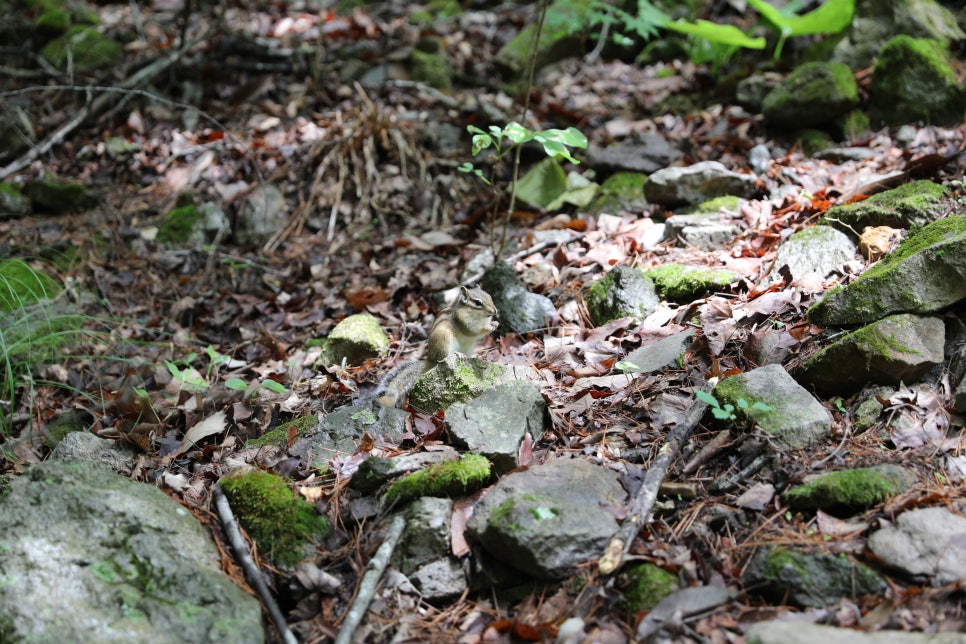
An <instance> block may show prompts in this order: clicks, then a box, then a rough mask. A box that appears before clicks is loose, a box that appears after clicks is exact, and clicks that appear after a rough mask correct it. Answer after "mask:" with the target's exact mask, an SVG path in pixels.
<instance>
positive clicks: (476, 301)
mask: <svg viewBox="0 0 966 644" xmlns="http://www.w3.org/2000/svg"><path fill="white" fill-rule="evenodd" d="M473 306H475V307H477V308H481V309H482V308H483V300H481V299H480V298H478V297H474V298H473Z"/></svg>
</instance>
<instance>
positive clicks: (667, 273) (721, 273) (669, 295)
mask: <svg viewBox="0 0 966 644" xmlns="http://www.w3.org/2000/svg"><path fill="white" fill-rule="evenodd" d="M644 275H645V276H646V277H648V278H650V279H652V280H653V281H654V286H655V288H656V289H657V292H658V294H659V295H660V296H661V297H662V298H665V299H669V300H673V301H675V302H687V301H691V300H693V299H695V298H698V297H702V296H704V295H707V294H708V293H711V292H713V291H717V290H721V289H723V288H726V287H727V286H728V285H729V284H732V283H734V282H736V281H737V280H739V279H741V276H740V275H738V274H737V273H733V272H731V271H726V270H714V269H708V268H698V267H695V266H684V265H683V264H662V265H661V266H658V267H657V268H652V269H650V270H648V271H646V272H645V273H644Z"/></svg>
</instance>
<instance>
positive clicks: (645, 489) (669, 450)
mask: <svg viewBox="0 0 966 644" xmlns="http://www.w3.org/2000/svg"><path fill="white" fill-rule="evenodd" d="M702 390H704V391H706V392H707V391H710V390H711V387H710V386H708V385H705V387H702ZM707 408H708V403H706V402H703V401H701V400H697V399H696V400H695V401H694V402H692V403H691V406H690V407H689V408H688V410H687V411H686V412H685V414H684V418H682V419H681V422H680V423H678V424H677V426H675V428H674V429H672V430H671V433H670V434H668V435H667V439H666V440H665V441H664V445H662V446H661V450H660V451H659V452H658V453H657V457H656V458H655V459H654V461H653V462H652V463H651V466H650V467H649V468H647V473H646V474H645V475H644V483H643V484H642V485H641V489H640V491H639V492H638V493H637V497H636V498H635V499H634V505H633V507H632V508H631V513H630V515H629V516H628V517H627V518H626V519H625V520H624V523H622V524H621V527H620V529H619V530H618V531H617V534H615V535H614V537H613V538H612V539H611V540H610V545H608V546H607V550H606V551H605V552H604V555H603V556H602V557H601V558H600V561H599V562H598V563H597V568H598V570H599V571H600V572H601V573H602V574H605V575H609V574H611V573H612V572H614V571H615V570H617V568H618V567H620V565H621V561H622V560H623V558H624V555H626V554H627V551H628V550H630V548H631V544H632V543H633V542H634V538H635V537H636V536H637V533H638V532H640V530H641V528H642V527H643V526H644V524H645V523H646V522H647V519H648V517H649V516H650V514H651V510H652V509H653V508H654V502H655V501H657V492H658V489H659V488H660V487H661V482H662V481H663V480H664V476H665V475H666V474H667V471H668V468H669V467H670V466H671V462H672V461H674V459H675V457H677V455H678V452H680V451H681V446H682V445H684V442H685V441H687V440H688V436H689V435H690V434H691V430H692V429H694V428H695V427H696V426H697V424H698V421H700V420H701V417H702V416H703V415H704V412H705V410H706V409H707Z"/></svg>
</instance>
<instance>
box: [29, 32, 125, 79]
mask: <svg viewBox="0 0 966 644" xmlns="http://www.w3.org/2000/svg"><path fill="white" fill-rule="evenodd" d="M40 55H41V56H43V57H44V58H45V59H46V60H47V62H49V63H50V64H51V65H53V66H54V67H56V68H57V69H60V70H65V71H66V69H67V66H68V64H70V65H72V66H73V69H74V70H75V71H79V72H88V71H92V70H95V69H100V68H104V67H112V66H115V65H118V64H120V63H121V61H123V60H124V50H123V48H122V47H121V45H120V44H118V43H116V42H114V41H112V40H108V39H107V38H105V37H104V36H102V35H101V34H100V32H98V31H97V29H94V28H93V27H85V26H82V25H77V26H74V27H71V28H70V29H68V30H67V33H65V34H64V35H63V36H61V37H60V38H57V39H56V40H52V41H51V42H49V43H47V44H46V45H45V46H44V48H43V49H41V50H40Z"/></svg>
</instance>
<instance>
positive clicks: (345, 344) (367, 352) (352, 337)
mask: <svg viewBox="0 0 966 644" xmlns="http://www.w3.org/2000/svg"><path fill="white" fill-rule="evenodd" d="M388 350H389V336H387V335H386V332H385V331H383V329H382V327H381V326H380V325H379V320H377V319H376V318H375V317H374V316H372V315H370V314H369V313H356V314H355V315H350V316H348V317H347V318H345V319H344V320H342V321H341V322H339V323H338V324H336V325H335V328H334V329H332V333H330V334H329V335H328V337H327V338H326V339H325V342H324V345H323V347H322V355H321V356H320V357H319V362H320V363H321V364H323V365H326V366H329V365H341V364H343V363H345V364H349V365H360V364H362V363H363V362H365V361H366V360H370V359H372V358H375V357H377V356H381V355H385V353H386V352H387V351H388Z"/></svg>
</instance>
